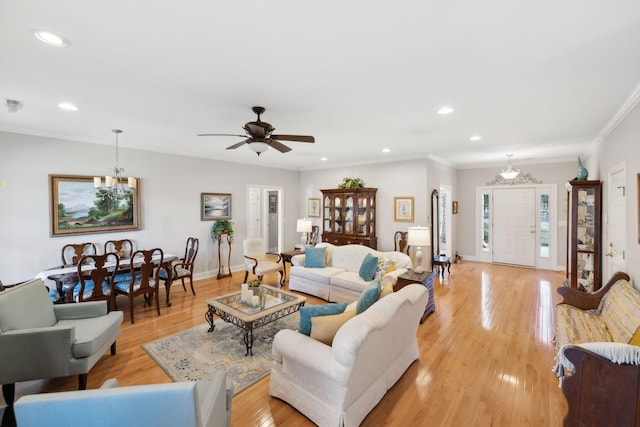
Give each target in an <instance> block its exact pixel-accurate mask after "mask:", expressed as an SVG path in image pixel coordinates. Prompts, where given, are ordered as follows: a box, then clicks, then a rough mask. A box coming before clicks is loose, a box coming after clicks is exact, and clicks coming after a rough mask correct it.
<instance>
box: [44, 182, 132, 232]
mask: <svg viewBox="0 0 640 427" xmlns="http://www.w3.org/2000/svg"><path fill="white" fill-rule="evenodd" d="M125 181H126V179H125ZM131 190H132V191H131V193H130V196H129V197H126V198H124V199H123V200H111V199H109V198H108V197H101V196H100V195H99V194H98V191H97V189H96V188H95V187H94V181H93V177H92V176H80V175H49V204H50V216H51V236H52V237H59V236H70V235H75V234H94V233H111V232H116V231H132V230H140V179H138V180H137V184H136V187H135V188H132V189H131Z"/></svg>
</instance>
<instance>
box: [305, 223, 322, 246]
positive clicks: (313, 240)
mask: <svg viewBox="0 0 640 427" xmlns="http://www.w3.org/2000/svg"><path fill="white" fill-rule="evenodd" d="M319 234H320V227H318V226H317V225H313V226H311V233H309V237H308V238H307V246H315V245H317V244H318V236H319Z"/></svg>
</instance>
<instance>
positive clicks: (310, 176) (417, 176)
mask: <svg viewBox="0 0 640 427" xmlns="http://www.w3.org/2000/svg"><path fill="white" fill-rule="evenodd" d="M344 177H349V178H361V179H362V180H363V181H364V184H365V187H373V188H377V189H378V192H377V193H376V207H377V212H376V221H377V224H376V234H377V237H378V250H381V251H391V250H393V234H394V233H395V232H396V231H407V227H410V226H413V225H427V224H429V223H428V222H427V219H428V215H429V210H430V209H431V208H430V206H431V204H430V199H429V198H428V196H427V191H426V182H427V161H426V159H418V160H409V161H401V162H389V163H381V164H375V165H359V166H353V167H345V168H334V169H322V170H313V171H305V172H302V173H301V178H300V209H301V212H302V213H303V215H304V216H307V214H308V212H307V201H308V199H309V198H311V197H317V198H322V193H321V192H320V190H324V189H328V188H338V184H340V183H341V182H342V178H344ZM429 194H430V193H429ZM399 196H413V197H414V222H413V223H409V222H394V220H393V198H394V197H399ZM312 220H313V225H317V226H319V227H320V232H322V218H312Z"/></svg>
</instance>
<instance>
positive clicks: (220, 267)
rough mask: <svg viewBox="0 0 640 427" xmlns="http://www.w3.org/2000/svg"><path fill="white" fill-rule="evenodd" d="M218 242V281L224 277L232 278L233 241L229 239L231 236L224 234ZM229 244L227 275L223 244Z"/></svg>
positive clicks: (218, 237) (219, 236)
mask: <svg viewBox="0 0 640 427" xmlns="http://www.w3.org/2000/svg"><path fill="white" fill-rule="evenodd" d="M216 241H217V242H218V276H217V278H218V279H222V278H223V277H231V240H230V239H229V235H228V234H227V233H222V234H220V235H218V236H217V237H216ZM225 241H226V242H227V245H228V247H229V250H228V251H227V272H226V273H225V272H224V271H225V267H224V265H223V264H222V244H223V243H224V242H225Z"/></svg>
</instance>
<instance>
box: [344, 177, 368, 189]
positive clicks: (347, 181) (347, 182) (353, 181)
mask: <svg viewBox="0 0 640 427" xmlns="http://www.w3.org/2000/svg"><path fill="white" fill-rule="evenodd" d="M362 187H364V181H362V179H360V178H349V177H344V178H342V182H341V183H340V184H338V188H362Z"/></svg>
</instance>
